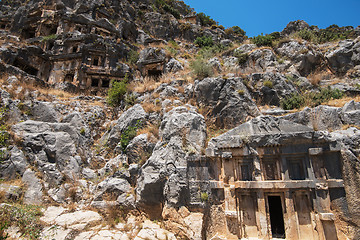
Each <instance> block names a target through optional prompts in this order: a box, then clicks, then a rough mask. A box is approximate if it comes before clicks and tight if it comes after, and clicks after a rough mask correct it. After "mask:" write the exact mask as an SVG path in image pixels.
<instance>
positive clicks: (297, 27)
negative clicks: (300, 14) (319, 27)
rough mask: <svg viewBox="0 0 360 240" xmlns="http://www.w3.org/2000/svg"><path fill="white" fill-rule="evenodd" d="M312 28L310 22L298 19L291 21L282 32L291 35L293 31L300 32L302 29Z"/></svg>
mask: <svg viewBox="0 0 360 240" xmlns="http://www.w3.org/2000/svg"><path fill="white" fill-rule="evenodd" d="M307 29H310V26H309V24H307V22H305V21H303V20H297V21H293V22H289V23H288V25H287V26H286V27H285V28H284V30H283V31H282V32H281V34H282V35H285V36H286V35H290V34H291V33H295V32H299V31H301V30H307Z"/></svg>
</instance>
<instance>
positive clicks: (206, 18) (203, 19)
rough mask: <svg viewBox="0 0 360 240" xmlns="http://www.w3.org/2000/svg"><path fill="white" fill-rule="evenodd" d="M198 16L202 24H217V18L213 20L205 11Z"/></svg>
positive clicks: (205, 25)
mask: <svg viewBox="0 0 360 240" xmlns="http://www.w3.org/2000/svg"><path fill="white" fill-rule="evenodd" d="M197 17H198V18H199V20H200V24H201V26H204V27H207V26H212V25H214V24H215V25H217V22H216V21H215V20H213V19H212V18H210V17H209V16H208V15H206V14H205V13H202V12H200V13H198V14H197Z"/></svg>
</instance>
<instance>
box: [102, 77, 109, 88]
mask: <svg viewBox="0 0 360 240" xmlns="http://www.w3.org/2000/svg"><path fill="white" fill-rule="evenodd" d="M109 86H110V80H108V79H103V80H102V87H104V88H108V87H109Z"/></svg>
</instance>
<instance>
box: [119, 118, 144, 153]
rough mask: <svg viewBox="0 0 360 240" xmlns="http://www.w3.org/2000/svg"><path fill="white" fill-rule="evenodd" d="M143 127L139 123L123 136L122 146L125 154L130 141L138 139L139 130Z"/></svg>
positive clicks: (130, 127) (121, 139)
mask: <svg viewBox="0 0 360 240" xmlns="http://www.w3.org/2000/svg"><path fill="white" fill-rule="evenodd" d="M140 126H141V122H140V121H137V122H136V124H135V125H134V126H129V127H128V128H127V129H126V130H125V131H124V132H122V134H121V138H120V145H121V150H122V151H123V152H124V151H125V149H126V147H127V146H128V145H129V143H130V141H131V140H132V139H133V138H134V137H136V133H137V130H138V128H139V127H140Z"/></svg>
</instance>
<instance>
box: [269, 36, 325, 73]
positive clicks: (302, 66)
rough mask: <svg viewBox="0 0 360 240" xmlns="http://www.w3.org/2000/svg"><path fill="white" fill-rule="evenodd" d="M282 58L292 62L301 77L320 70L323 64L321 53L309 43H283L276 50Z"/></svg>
mask: <svg viewBox="0 0 360 240" xmlns="http://www.w3.org/2000/svg"><path fill="white" fill-rule="evenodd" d="M276 52H277V53H278V54H280V55H281V56H282V57H285V58H287V59H291V60H292V64H293V65H294V67H295V69H296V70H297V71H298V72H299V73H300V75H301V76H307V75H308V74H310V73H311V72H313V71H314V70H316V69H318V68H319V66H320V64H321V63H322V57H321V52H320V51H319V50H316V49H315V46H313V45H311V44H309V43H307V42H302V43H300V42H297V41H289V42H283V43H281V44H280V45H279V47H278V48H277V49H276Z"/></svg>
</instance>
